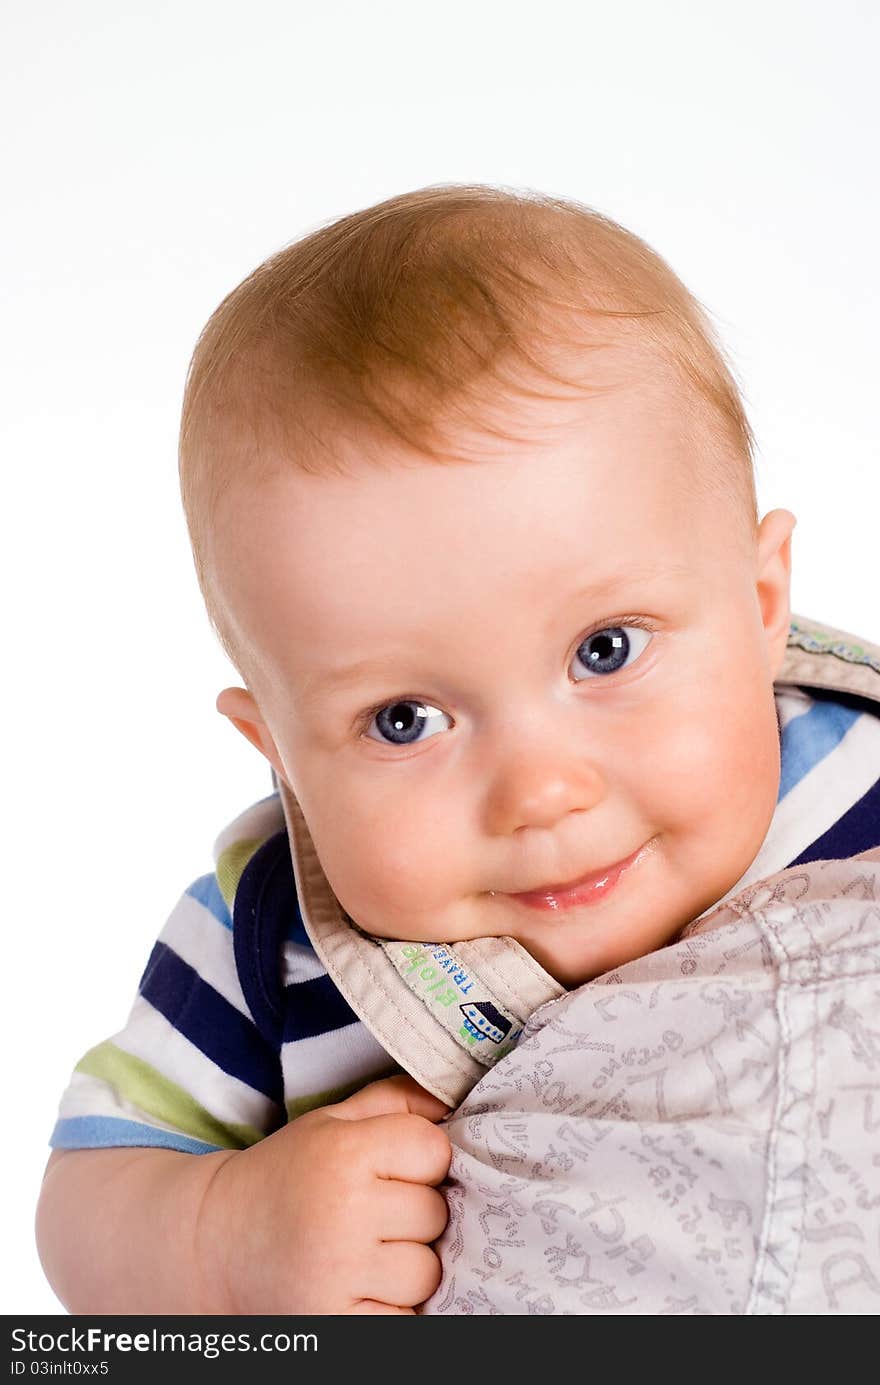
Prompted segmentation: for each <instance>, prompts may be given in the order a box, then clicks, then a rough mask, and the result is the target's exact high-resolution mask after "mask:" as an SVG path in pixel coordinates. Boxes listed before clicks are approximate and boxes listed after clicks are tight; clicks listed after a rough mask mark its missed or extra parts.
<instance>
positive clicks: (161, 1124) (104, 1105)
mask: <svg viewBox="0 0 880 1385" xmlns="http://www.w3.org/2000/svg"><path fill="white" fill-rule="evenodd" d="M78 1116H111V1117H115V1118H116V1119H118V1120H133V1121H137V1122H138V1123H139V1124H140V1125H149V1126H152V1127H153V1128H154V1129H156V1130H167V1131H168V1132H169V1133H170V1134H172V1135H185V1136H186V1137H187V1139H190V1140H194V1139H201V1138H202V1137H201V1136H197V1135H193V1134H192V1132H191V1131H189V1130H180V1129H178V1127H177V1126H176V1125H168V1124H166V1122H165V1121H162V1120H159V1117H158V1116H154V1115H153V1114H152V1113H151V1112H147V1111H143V1110H141V1108H140V1106H136V1105H135V1103H134V1102H133V1101H128V1100H126V1098H125V1097H124V1096H121V1095H120V1094H119V1092H117V1090H116V1088H115V1087H111V1085H110V1083H109V1082H104V1081H102V1079H101V1078H100V1077H92V1076H91V1074H89V1073H85V1072H75V1073H74V1074H73V1076H72V1077H71V1079H70V1085H69V1086H68V1088H67V1091H66V1092H65V1093H64V1095H63V1096H62V1098H61V1104H60V1106H59V1108H58V1119H59V1120H73V1119H76V1117H78Z"/></svg>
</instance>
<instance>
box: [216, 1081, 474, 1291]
mask: <svg viewBox="0 0 880 1385" xmlns="http://www.w3.org/2000/svg"><path fill="white" fill-rule="evenodd" d="M447 1109H448V1108H447V1107H445V1106H444V1105H443V1104H442V1103H441V1102H440V1101H438V1099H437V1098H436V1097H435V1096H432V1095H431V1094H430V1093H429V1092H426V1091H425V1090H424V1088H423V1087H420V1086H419V1085H418V1083H416V1082H415V1081H413V1079H412V1078H411V1077H391V1078H388V1079H386V1080H385V1081H382V1082H374V1083H372V1084H371V1085H370V1086H369V1087H364V1088H363V1090H362V1091H360V1092H357V1093H356V1094H355V1095H354V1096H353V1097H349V1099H348V1100H347V1101H342V1102H339V1103H338V1104H337V1105H335V1106H325V1107H323V1108H322V1109H320V1110H318V1111H310V1112H308V1114H306V1115H304V1116H300V1117H299V1119H297V1120H295V1121H292V1122H291V1124H290V1125H288V1126H286V1127H285V1128H284V1129H283V1130H278V1131H276V1132H275V1134H273V1135H269V1136H267V1138H266V1139H264V1140H261V1141H260V1142H259V1144H256V1145H253V1146H251V1148H250V1149H246V1150H241V1151H236V1152H234V1153H230V1154H222V1155H204V1156H202V1157H203V1158H204V1159H205V1160H206V1161H208V1160H214V1161H215V1166H214V1169H213V1172H210V1171H208V1170H206V1173H208V1175H209V1177H208V1182H207V1184H206V1186H205V1190H204V1195H203V1198H202V1203H201V1208H200V1212H199V1217H198V1221H197V1231H196V1246H195V1254H196V1260H197V1263H198V1267H199V1273H200V1275H201V1277H202V1283H203V1286H204V1296H205V1301H206V1302H208V1303H211V1304H216V1305H218V1306H216V1307H213V1308H211V1309H210V1311H212V1312H219V1313H250V1314H257V1313H321V1314H325V1313H334V1314H339V1313H346V1314H347V1313H411V1312H412V1311H413V1308H414V1306H415V1305H416V1304H419V1303H422V1302H424V1300H425V1299H426V1298H429V1297H430V1295H431V1294H432V1293H433V1292H434V1290H435V1289H436V1288H437V1285H438V1284H439V1282H440V1262H439V1260H438V1258H437V1256H436V1255H435V1253H434V1251H433V1250H431V1249H430V1242H431V1241H434V1240H436V1238H437V1237H438V1236H439V1235H440V1233H441V1231H442V1230H443V1228H444V1226H445V1225H446V1218H447V1211H446V1203H445V1201H444V1199H443V1197H442V1195H441V1194H440V1193H439V1192H438V1191H437V1190H436V1188H435V1187H434V1186H433V1185H434V1184H437V1183H440V1182H441V1181H442V1179H443V1178H444V1177H445V1175H446V1172H447V1169H448V1168H449V1161H450V1157H451V1149H450V1144H449V1140H448V1139H447V1137H446V1134H445V1132H444V1131H443V1130H441V1129H440V1128H439V1127H438V1126H437V1125H436V1124H435V1123H434V1122H436V1121H439V1120H440V1119H442V1117H443V1116H444V1115H445V1114H446V1112H447Z"/></svg>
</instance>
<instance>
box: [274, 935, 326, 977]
mask: <svg viewBox="0 0 880 1385" xmlns="http://www.w3.org/2000/svg"><path fill="white" fill-rule="evenodd" d="M326 975H327V968H326V967H325V966H324V964H323V962H322V961H321V959H320V958H319V957H318V955H317V953H316V952H315V950H314V948H311V947H306V946H305V945H304V944H303V943H285V944H284V950H283V954H282V968H281V979H282V981H283V983H284V985H285V986H290V985H295V984H296V983H297V982H298V981H314V979H315V977H316V976H326Z"/></svg>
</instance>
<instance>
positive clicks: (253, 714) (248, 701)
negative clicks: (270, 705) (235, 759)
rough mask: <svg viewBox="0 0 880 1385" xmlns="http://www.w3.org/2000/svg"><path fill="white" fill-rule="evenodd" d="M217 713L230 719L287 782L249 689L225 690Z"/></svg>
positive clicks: (218, 697) (275, 749)
mask: <svg viewBox="0 0 880 1385" xmlns="http://www.w3.org/2000/svg"><path fill="white" fill-rule="evenodd" d="M216 705H217V711H218V712H222V713H223V715H224V716H225V717H228V718H229V720H230V721H231V722H232V724H233V726H235V727H237V729H238V730H239V731H240V732H241V734H242V735H243V736H246V737H247V739H248V740H249V741H250V742H251V745H255V746H256V747H257V750H259V752H260V754H261V755H265V757H266V759H267V760H268V761H269V763H270V765H272V767H273V768H274V770H275V773H276V774H278V775H280V777H281V778H282V779H283V780H284V781H285V783H286V782H287V774H286V772H285V769H284V766H283V765H282V763H281V756H280V755H279V754H278V748H277V746H276V745H275V742H274V740H273V739H272V736H271V734H270V732H269V728H268V726H267V725H266V723H265V721H264V720H263V718H262V715H261V713H260V709H259V707H258V706H257V704H256V702H255V701H254V699H253V696H252V694H251V693H249V692H248V690H247V688H224V689H223V691H222V692H221V693H219V694H218V696H217V704H216Z"/></svg>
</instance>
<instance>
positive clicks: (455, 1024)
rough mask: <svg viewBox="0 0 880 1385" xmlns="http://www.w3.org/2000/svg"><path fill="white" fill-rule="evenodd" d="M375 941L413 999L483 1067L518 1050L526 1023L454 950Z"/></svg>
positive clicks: (439, 946)
mask: <svg viewBox="0 0 880 1385" xmlns="http://www.w3.org/2000/svg"><path fill="white" fill-rule="evenodd" d="M376 942H377V943H378V944H379V946H380V947H381V948H382V950H383V951H384V952H385V955H386V956H387V957H388V958H389V960H390V961H391V963H392V964H393V966H394V969H395V971H397V972H398V973H399V974H400V976H402V977H403V979H404V981H405V982H406V984H407V986H408V987H409V989H410V990H411V991H412V993H413V995H415V996H417V997H418V999H419V1000H420V1001H421V1002H422V1003H423V1004H424V1005H426V1006H427V1007H428V1009H429V1010H430V1011H431V1014H432V1015H433V1016H434V1018H435V1019H436V1020H437V1022H438V1024H441V1025H442V1026H443V1028H444V1029H445V1030H447V1032H448V1033H450V1034H451V1035H452V1036H453V1038H454V1039H455V1040H456V1042H457V1043H459V1044H460V1045H461V1047H462V1048H464V1049H467V1051H468V1052H469V1053H470V1054H471V1055H472V1057H474V1058H475V1059H476V1060H477V1062H478V1063H482V1064H483V1066H484V1067H487V1068H490V1067H491V1066H492V1064H493V1063H497V1062H498V1059H499V1058H503V1057H504V1055H505V1053H509V1052H510V1050H511V1049H512V1048H513V1047H514V1045H515V1044H516V1042H517V1040H518V1039H519V1037H520V1035H521V1034H522V1032H523V1019H521V1018H519V1017H517V1016H516V1015H514V1014H513V1013H512V1012H511V1011H510V1010H507V1009H506V1008H505V1007H504V1006H503V1005H502V1004H501V1003H500V1001H499V1000H498V998H497V996H495V995H494V994H493V993H492V992H491V991H490V990H489V988H488V987H487V986H486V985H485V984H484V983H483V982H482V981H481V980H480V978H479V977H478V976H476V975H475V974H474V972H473V970H472V969H471V970H469V969H468V968H467V967H466V966H464V965H463V963H462V962H461V961H460V959H459V958H458V957H457V956H456V955H455V953H454V952H453V950H452V948H451V947H448V946H447V945H446V944H445V943H404V942H397V941H396V940H394V939H391V938H377V939H376ZM524 1018H525V1017H524Z"/></svg>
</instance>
